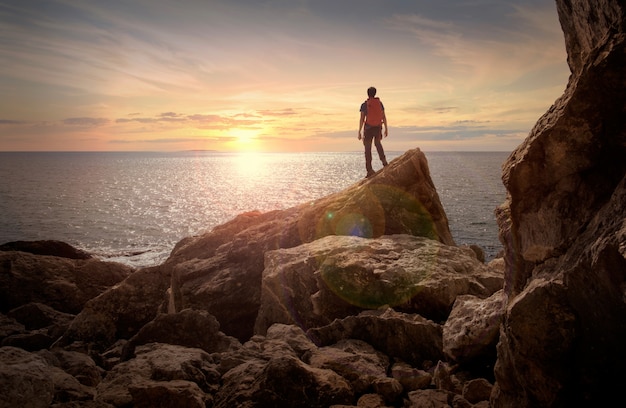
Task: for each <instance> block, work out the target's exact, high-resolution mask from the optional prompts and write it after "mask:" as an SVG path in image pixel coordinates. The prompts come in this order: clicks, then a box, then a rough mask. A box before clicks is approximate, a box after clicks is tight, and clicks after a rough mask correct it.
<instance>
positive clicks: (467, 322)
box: [443, 290, 506, 363]
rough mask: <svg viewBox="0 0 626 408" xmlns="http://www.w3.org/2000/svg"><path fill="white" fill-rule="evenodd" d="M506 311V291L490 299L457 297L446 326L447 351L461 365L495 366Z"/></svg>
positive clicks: (444, 329) (468, 296) (445, 348)
mask: <svg viewBox="0 0 626 408" xmlns="http://www.w3.org/2000/svg"><path fill="white" fill-rule="evenodd" d="M505 308H506V296H505V293H504V290H499V291H498V292H496V293H494V294H493V295H492V296H491V297H489V298H487V299H481V298H477V297H476V296H472V295H464V296H459V297H457V299H456V301H455V302H454V307H453V308H452V313H450V316H449V317H448V320H446V322H445V324H444V325H443V351H444V353H445V354H446V356H447V357H449V358H450V359H452V360H453V361H456V362H458V363H471V362H473V361H475V360H477V359H481V358H487V359H489V360H493V361H494V362H495V358H496V345H497V343H498V338H499V334H500V323H501V322H502V316H503V315H504V312H505Z"/></svg>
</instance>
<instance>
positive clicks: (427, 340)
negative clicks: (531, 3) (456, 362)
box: [307, 309, 443, 367]
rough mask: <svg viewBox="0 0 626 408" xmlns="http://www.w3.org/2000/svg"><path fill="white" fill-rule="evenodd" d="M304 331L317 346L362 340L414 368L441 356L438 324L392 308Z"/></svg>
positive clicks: (372, 311)
mask: <svg viewBox="0 0 626 408" xmlns="http://www.w3.org/2000/svg"><path fill="white" fill-rule="evenodd" d="M307 334H308V335H309V337H311V338H312V339H313V340H314V341H315V342H316V343H317V344H318V345H320V346H328V345H332V344H335V343H338V342H340V341H341V340H346V339H356V340H362V341H365V342H366V343H368V344H371V345H372V346H374V347H375V348H376V349H377V350H380V351H381V352H383V353H385V354H386V355H388V356H390V357H393V358H397V359H400V360H402V361H406V362H407V363H410V364H413V365H415V366H417V367H422V366H423V365H424V363H425V362H427V361H429V362H433V361H437V360H440V359H443V344H442V330H441V326H440V325H438V324H437V323H434V322H432V321H430V320H428V319H425V318H423V317H422V316H420V315H410V314H406V313H400V312H396V311H394V310H393V309H386V310H370V311H366V312H361V313H360V314H359V315H357V316H348V317H346V318H344V319H336V320H334V321H333V322H332V323H330V324H329V325H327V326H322V327H319V328H313V329H309V330H308V331H307Z"/></svg>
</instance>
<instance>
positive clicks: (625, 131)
mask: <svg viewBox="0 0 626 408" xmlns="http://www.w3.org/2000/svg"><path fill="white" fill-rule="evenodd" d="M557 8H558V13H559V18H560V21H561V25H562V27H563V30H564V33H565V45H566V49H567V53H568V63H569V66H570V69H571V76H570V79H569V83H568V85H567V89H566V90H565V92H564V94H563V96H561V97H560V98H559V99H558V100H557V101H556V102H555V104H554V105H553V106H552V107H551V108H550V110H549V111H548V112H547V113H546V114H545V115H544V116H543V117H541V118H540V119H539V121H538V122H537V124H536V125H535V127H534V128H533V129H532V131H531V133H530V135H529V136H528V138H527V139H526V140H525V141H524V143H522V144H521V145H520V146H519V147H518V148H517V149H516V150H515V151H514V152H513V153H512V154H511V156H510V157H509V159H508V161H507V162H506V163H505V165H504V167H503V181H504V184H505V186H506V188H507V191H508V197H507V201H506V203H504V204H503V205H502V206H501V207H500V208H499V209H498V222H499V224H500V237H501V241H502V242H503V244H504V245H505V253H506V256H505V259H506V272H505V290H506V294H507V295H508V307H507V310H506V314H505V318H504V323H503V325H502V332H501V336H500V343H499V345H498V364H497V366H496V370H495V371H496V378H497V387H496V391H495V392H494V395H493V400H492V402H493V404H494V406H501V407H508V406H516V407H538V406H544V407H548V406H580V405H581V404H582V405H588V406H591V405H596V404H597V403H601V402H603V401H606V402H608V401H612V400H613V401H623V400H624V397H623V395H621V391H619V387H620V384H623V383H624V380H626V376H625V375H624V370H623V367H622V362H623V361H626V351H625V349H624V347H623V345H624V343H625V341H626V305H625V299H626V296H625V295H626V272H625V271H626V223H625V220H626V205H625V203H626V201H625V198H626V197H625V194H626V192H625V190H624V189H625V188H626V180H625V178H624V174H625V172H626V120H625V118H626V87H625V85H626V80H625V77H624V66H626V30H625V28H626V18H625V16H626V4H625V3H624V2H623V1H618V0H599V1H594V2H588V1H583V0H557Z"/></svg>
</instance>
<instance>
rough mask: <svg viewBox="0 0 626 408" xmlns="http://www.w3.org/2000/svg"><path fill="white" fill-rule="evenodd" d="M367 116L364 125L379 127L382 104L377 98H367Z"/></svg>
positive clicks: (381, 119) (381, 117) (381, 116)
mask: <svg viewBox="0 0 626 408" xmlns="http://www.w3.org/2000/svg"><path fill="white" fill-rule="evenodd" d="M365 103H366V104H367V114H366V117H365V123H366V124H368V125H370V126H380V125H381V123H382V122H383V104H382V102H380V99H378V98H367V101H365Z"/></svg>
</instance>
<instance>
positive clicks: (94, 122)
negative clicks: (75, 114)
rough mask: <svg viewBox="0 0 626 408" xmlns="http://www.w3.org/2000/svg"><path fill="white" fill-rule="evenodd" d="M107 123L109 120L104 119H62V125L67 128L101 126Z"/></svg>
mask: <svg viewBox="0 0 626 408" xmlns="http://www.w3.org/2000/svg"><path fill="white" fill-rule="evenodd" d="M107 123H109V119H106V118H89V117H82V118H67V119H63V124H64V125H69V126H102V125H106V124H107Z"/></svg>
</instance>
